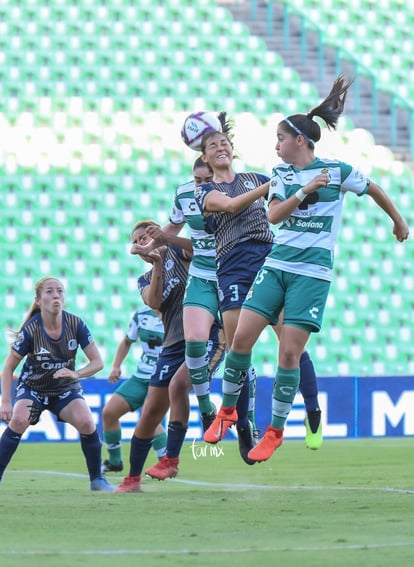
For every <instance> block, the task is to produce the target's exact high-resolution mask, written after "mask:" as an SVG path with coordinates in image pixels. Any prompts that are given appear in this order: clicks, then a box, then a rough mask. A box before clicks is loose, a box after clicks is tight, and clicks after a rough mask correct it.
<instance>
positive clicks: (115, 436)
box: [103, 428, 122, 465]
mask: <svg viewBox="0 0 414 567" xmlns="http://www.w3.org/2000/svg"><path fill="white" fill-rule="evenodd" d="M103 437H104V441H105V443H106V448H107V449H108V454H109V462H110V463H111V465H119V464H120V463H121V462H122V457H121V438H122V431H121V428H119V429H117V430H116V431H104V432H103Z"/></svg>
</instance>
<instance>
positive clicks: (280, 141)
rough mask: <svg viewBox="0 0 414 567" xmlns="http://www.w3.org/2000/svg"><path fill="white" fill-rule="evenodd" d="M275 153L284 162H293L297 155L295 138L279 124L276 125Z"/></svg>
mask: <svg viewBox="0 0 414 567" xmlns="http://www.w3.org/2000/svg"><path fill="white" fill-rule="evenodd" d="M275 149H276V153H277V155H278V156H279V157H280V158H282V160H283V161H284V162H285V163H295V160H296V158H297V155H298V145H297V138H296V137H295V136H292V135H291V134H289V133H288V132H286V130H284V129H283V128H282V127H281V126H280V125H279V126H278V127H277V142H276V147H275Z"/></svg>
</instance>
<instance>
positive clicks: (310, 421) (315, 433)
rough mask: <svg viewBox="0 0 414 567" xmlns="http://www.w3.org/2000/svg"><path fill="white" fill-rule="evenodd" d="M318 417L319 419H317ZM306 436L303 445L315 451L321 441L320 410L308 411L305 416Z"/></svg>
mask: <svg viewBox="0 0 414 567" xmlns="http://www.w3.org/2000/svg"><path fill="white" fill-rule="evenodd" d="M318 418H319V419H318ZM305 428H306V437H305V445H306V447H307V448H308V449H313V450H314V451H316V450H317V449H319V448H320V447H321V445H322V442H323V437H322V422H321V411H320V410H313V411H309V412H308V415H307V416H306V418H305Z"/></svg>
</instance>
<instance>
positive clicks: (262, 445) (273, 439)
mask: <svg viewBox="0 0 414 567" xmlns="http://www.w3.org/2000/svg"><path fill="white" fill-rule="evenodd" d="M282 443H283V429H276V428H275V427H272V426H271V425H269V426H268V428H267V429H266V431H265V434H264V435H263V439H261V440H260V441H259V443H258V444H257V445H256V447H253V449H251V450H250V451H249V453H248V455H247V456H248V457H249V459H251V460H252V461H255V462H257V463H260V462H262V461H267V459H270V457H271V456H272V455H273V453H274V452H275V451H276V449H277V448H278V447H280V446H281V444H282Z"/></svg>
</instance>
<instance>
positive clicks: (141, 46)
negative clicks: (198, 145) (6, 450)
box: [0, 0, 414, 375]
mask: <svg viewBox="0 0 414 567" xmlns="http://www.w3.org/2000/svg"><path fill="white" fill-rule="evenodd" d="M395 2H396V5H397V4H398V14H400V12H404V14H405V15H406V19H405V20H404V19H403V18H402V17H401V16H400V15H399V16H398V18H397V20H396V21H395V22H393V23H395V25H396V26H401V27H397V28H396V29H398V30H400V29H403V28H404V29H407V30H409V28H410V25H411V24H412V16H411V12H410V10H409V7H407V9H405V8H404V6H405V4H404V3H399V2H397V0H395ZM305 5H306V6H305ZM297 6H298V7H301V8H302V9H305V7H307V10H308V13H309V17H310V18H311V17H314V18H316V17H319V21H320V22H323V23H324V27H326V29H327V34H331V35H332V37H333V35H334V31H333V29H334V28H333V27H329V26H334V25H335V26H336V28H335V29H337V30H341V34H342V35H341V37H342V38H343V39H344V41H345V38H346V37H348V36H351V34H350V33H349V29H350V26H351V27H356V28H357V27H358V26H360V25H362V23H361V22H360V21H359V20H358V19H357V17H356V15H355V10H356V8H355V9H354V4H353V3H352V2H344V3H343V8H341V10H340V11H339V12H338V14H337V16H336V17H335V18H333V12H332V10H333V9H334V8H335V10H336V6H337V3H336V2H326V3H323V6H322V5H321V3H316V2H313V3H312V2H305V0H302V1H301V2H297ZM341 6H342V3H341ZM375 6H376V12H378V14H376V16H375V18H372V20H371V17H370V18H369V21H367V22H364V23H366V25H367V26H371V28H370V29H371V30H373V32H372V33H374V30H375V29H377V28H376V27H375V26H380V25H385V23H386V24H387V29H388V28H389V27H392V26H390V25H389V24H390V23H391V22H390V16H389V13H388V12H387V10H388V9H389V8H390V6H391V1H390V2H388V3H387V2H385V0H383V1H382V2H379V3H378V2H377V3H376V4H375ZM316 10H318V13H316ZM381 10H383V11H384V13H383V14H382V16H381V15H380V13H379V12H380V11H381ZM381 18H382V19H381ZM374 20H375V21H374ZM384 22H385V23H384ZM411 27H412V26H411ZM358 29H359V28H358ZM336 33H338V34H339V32H338V31H337V32H336ZM362 35H363V34H358V33H357V34H352V36H355V38H354V46H353V47H352V46H350V45H348V47H349V48H351V47H352V49H355V50H356V49H357V46H360V45H361V46H362V45H364V47H363V49H364V53H368V54H371V57H372V63H370V64H372V65H373V66H374V67H375V66H376V68H378V69H379V70H380V69H382V70H383V68H384V60H386V57H387V55H386V54H387V53H388V54H389V53H390V52H389V51H388V50H389V49H391V50H392V49H393V47H392V46H395V45H396V44H395V43H392V42H394V41H398V38H395V40H394V38H393V37H392V34H391V32H387V33H386V34H382V40H383V44H382V45H383V53H382V55H381V57H382V58H380V51H381V50H382V48H381V45H380V43H379V42H376V43H375V45H372V46H370V45H369V44H366V43H364V44H363V37H362ZM368 36H369V33H368ZM377 36H378V34H377ZM404 37H405V36H404ZM358 42H359V43H358ZM390 45H391V47H390ZM361 49H362V47H361ZM394 51H395V49H394ZM397 51H398V52H399V53H400V56H401V57H402V58H403V57H405V56H406V55H407V53H408V52H407V53H406V50H405V48H401V45H400V48H399V49H398V50H397ZM388 61H389V62H391V60H390V59H388ZM0 63H1V65H0V75H1V76H0V79H1V80H0V102H1V106H0V126H1V129H2V137H1V139H0V171H1V173H0V180H1V192H0V220H1V222H0V238H1V248H0V262H1V264H0V267H1V269H0V292H1V297H2V298H4V302H3V304H4V306H5V308H4V309H3V310H2V312H1V314H0V327H1V329H2V331H5V330H6V328H8V327H11V328H13V329H15V328H16V327H17V326H18V325H19V323H20V322H21V320H22V317H23V315H24V313H25V312H26V310H27V309H28V307H29V302H28V301H27V292H28V291H29V292H30V291H31V290H32V289H33V284H34V282H35V281H36V280H37V279H39V278H40V277H41V276H42V275H44V274H45V273H53V274H56V275H57V276H59V277H61V278H62V279H63V280H64V282H65V283H66V284H67V287H68V290H67V304H68V308H69V309H71V308H73V310H76V312H78V313H80V314H81V315H83V316H84V317H85V319H86V320H87V321H88V322H89V323H90V326H91V328H92V330H93V333H94V335H95V337H96V339H97V342H98V345H99V346H100V348H101V349H102V352H103V354H104V357H105V359H106V363H107V365H108V364H109V363H110V360H111V358H112V356H113V354H114V351H115V348H116V345H117V343H118V342H119V340H120V338H121V336H122V333H123V332H124V331H125V326H126V325H127V323H128V320H129V316H130V314H131V313H132V311H133V310H134V309H135V307H136V306H137V304H138V301H139V298H138V294H137V291H136V278H137V275H138V274H139V273H140V272H142V271H143V270H144V269H146V268H147V267H146V266H144V265H143V264H142V262H140V261H139V260H137V258H135V257H132V256H130V254H129V232H130V229H131V227H132V225H133V223H134V222H135V220H137V219H139V218H154V219H155V220H157V221H158V222H160V223H161V224H163V223H165V222H167V221H168V215H169V211H170V208H171V204H172V195H173V191H174V188H175V187H176V186H177V185H179V184H181V183H183V182H185V181H187V180H188V179H189V177H190V171H191V165H192V162H193V161H194V159H195V157H197V154H196V153H195V152H193V151H192V150H190V149H188V148H186V147H185V146H184V144H183V143H182V141H181V139H180V134H179V133H180V128H181V124H182V122H183V119H184V117H185V116H186V115H187V114H189V113H190V112H192V111H193V110H202V109H208V110H212V111H219V110H222V109H225V110H227V111H228V112H229V113H230V114H231V115H232V117H234V119H235V145H236V150H237V152H238V154H239V156H240V160H239V165H240V168H249V169H257V170H260V171H264V172H270V170H271V167H272V165H273V163H274V162H275V159H276V156H275V154H274V144H275V139H274V134H275V128H276V124H277V121H278V120H280V118H281V117H282V116H283V115H286V114H292V113H295V112H301V111H303V110H306V109H307V108H309V107H311V106H313V105H315V104H316V103H317V102H318V101H319V95H318V92H317V90H316V88H315V87H314V85H313V84H312V83H310V82H307V81H303V80H302V79H301V76H300V75H299V74H298V72H297V71H295V70H294V69H293V68H290V67H288V66H286V64H285V62H284V59H283V57H282V56H281V55H280V54H278V53H276V52H274V51H270V50H268V49H267V48H266V44H265V42H264V41H263V39H262V38H260V37H257V36H255V35H252V34H251V33H250V31H249V29H248V27H247V26H246V25H245V24H244V23H242V22H239V21H236V20H235V19H234V17H233V16H232V14H231V12H230V11H229V10H228V9H227V8H226V7H225V6H217V5H215V4H214V3H212V2H210V1H209V0H208V1H207V0H192V1H191V2H186V1H185V0H182V1H177V0H166V1H164V2H159V3H157V2H154V1H153V0H147V1H145V0H139V1H137V2H134V3H133V4H132V3H131V2H130V1H129V0H85V1H84V2H82V3H79V2H76V1H75V0H73V2H65V3H64V2H61V1H58V0H57V1H56V2H53V3H50V2H46V1H42V0H22V1H21V2H19V3H14V2H11V1H9V2H7V1H5V2H3V3H2V5H1V6H0ZM34 69H36V72H35V71H34ZM386 69H388V72H389V73H391V72H392V73H394V72H395V73H397V65H394V64H387V65H386ZM407 77H408V74H405V75H404V85H405V88H406V89H407V90H409V89H411V85H408V81H407V80H406V79H407ZM398 80H399V81H400V79H398ZM393 81H394V79H393ZM400 83H401V81H400ZM389 84H393V83H392V81H390V82H389ZM395 84H397V83H395ZM399 88H400V87H399ZM253 137H254V139H255V140H260V143H256V142H255V143H252V139H253ZM318 151H319V153H320V154H322V153H325V155H326V154H328V153H330V152H335V153H337V154H338V155H340V156H341V158H343V159H344V160H345V161H349V162H350V163H353V164H354V165H356V166H358V167H361V169H363V170H364V171H366V172H368V173H369V174H370V175H372V177H373V179H375V180H376V181H378V182H379V183H380V184H381V185H382V186H383V187H384V189H386V190H387V191H389V192H390V194H391V195H392V197H393V199H394V200H395V202H396V203H397V204H398V206H399V207H400V208H401V209H402V210H405V211H407V218H408V220H409V221H410V220H411V224H412V219H413V213H412V206H411V205H412V201H413V198H412V197H411V178H412V170H411V169H410V164H405V163H402V162H400V161H398V160H396V159H395V156H394V155H393V153H392V151H390V150H389V149H388V148H383V147H381V146H378V145H376V144H375V139H374V137H373V136H372V134H371V133H370V132H367V131H361V129H355V128H354V125H353V123H352V121H351V120H350V119H349V117H344V119H343V120H341V124H340V128H339V131H338V132H337V133H333V134H328V133H324V137H323V139H322V141H321V144H320V148H318ZM378 156H380V157H378ZM351 201H352V202H351ZM411 257H412V245H411V243H407V244H406V245H404V246H401V245H399V244H398V243H394V242H393V239H392V235H391V226H390V224H389V223H388V222H387V220H386V219H385V218H384V217H383V216H381V215H380V214H379V213H378V211H377V209H376V208H374V207H373V206H370V204H369V200H368V199H364V200H363V202H362V200H361V202H360V201H358V200H355V199H353V200H352V199H349V202H347V203H346V206H345V210H344V219H343V227H342V232H341V236H340V239H339V242H338V250H337V259H336V280H335V282H334V284H333V286H332V293H331V295H330V298H329V302H328V306H327V310H326V315H325V324H324V329H323V331H322V333H321V334H320V335H319V336H317V337H315V338H314V339H313V340H312V342H311V344H310V350H311V352H312V355H313V357H314V360H315V364H316V367H317V372H318V374H319V375H338V374H340V375H348V374H349V375H364V374H367V375H368V374H379V375H385V374H406V373H409V372H410V371H411V372H412V368H413V356H412V354H411V351H410V345H411V342H410V341H411V338H412V331H411V327H412V314H413V302H412V299H411V298H412V290H413V288H414V279H413V276H412V270H411V268H410V258H411ZM21 297H24V298H25V299H24V300H22V299H21ZM29 297H30V295H29ZM6 353H7V344H6V340H4V341H3V340H2V341H1V343H0V356H1V358H4V356H5V355H6ZM276 353H277V342H276V339H275V337H274V336H273V333H271V332H268V331H267V330H266V331H265V332H264V333H263V335H262V337H261V341H260V343H259V344H258V345H257V348H256V349H255V353H254V357H255V360H254V362H255V366H256V367H257V371H258V373H259V374H265V375H272V374H273V372H274V368H275V361H276ZM136 356H138V354H137V355H136ZM128 365H129V366H127V368H128V372H131V371H132V369H133V366H134V359H133V357H131V360H130V361H129V362H128ZM410 369H411V370H410ZM104 372H105V371H104ZM106 372H107V368H106ZM104 375H105V373H104Z"/></svg>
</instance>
